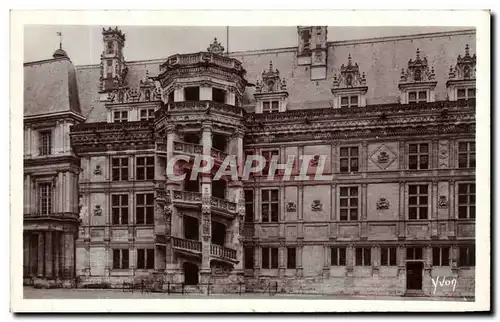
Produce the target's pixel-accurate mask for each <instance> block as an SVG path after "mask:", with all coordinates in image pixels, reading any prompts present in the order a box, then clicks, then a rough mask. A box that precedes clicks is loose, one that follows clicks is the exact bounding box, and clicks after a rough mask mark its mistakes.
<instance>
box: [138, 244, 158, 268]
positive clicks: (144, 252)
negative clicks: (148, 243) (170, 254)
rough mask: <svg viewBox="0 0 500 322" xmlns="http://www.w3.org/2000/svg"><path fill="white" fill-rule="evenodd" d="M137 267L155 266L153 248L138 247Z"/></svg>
mask: <svg viewBox="0 0 500 322" xmlns="http://www.w3.org/2000/svg"><path fill="white" fill-rule="evenodd" d="M137 268H138V269H154V268H155V250H154V249H138V250H137Z"/></svg>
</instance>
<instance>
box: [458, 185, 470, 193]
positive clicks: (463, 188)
mask: <svg viewBox="0 0 500 322" xmlns="http://www.w3.org/2000/svg"><path fill="white" fill-rule="evenodd" d="M467 187H468V184H465V183H464V184H459V185H458V193H460V194H465V193H467Z"/></svg>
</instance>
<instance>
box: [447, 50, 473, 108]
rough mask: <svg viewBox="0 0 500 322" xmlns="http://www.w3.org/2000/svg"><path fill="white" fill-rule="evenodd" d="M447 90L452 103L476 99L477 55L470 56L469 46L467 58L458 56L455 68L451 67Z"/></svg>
mask: <svg viewBox="0 0 500 322" xmlns="http://www.w3.org/2000/svg"><path fill="white" fill-rule="evenodd" d="M446 88H447V89H448V99H449V100H450V101H458V100H467V99H475V98H476V54H474V55H472V56H471V55H470V53H469V45H466V46H465V56H464V57H462V56H461V55H458V57H457V64H456V65H455V67H453V66H450V71H449V73H448V81H447V82H446Z"/></svg>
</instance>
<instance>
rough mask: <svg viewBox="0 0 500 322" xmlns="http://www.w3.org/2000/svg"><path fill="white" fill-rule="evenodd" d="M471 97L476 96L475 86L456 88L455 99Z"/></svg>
mask: <svg viewBox="0 0 500 322" xmlns="http://www.w3.org/2000/svg"><path fill="white" fill-rule="evenodd" d="M471 98H476V89H475V88H459V89H457V100H458V101H462V100H468V99H471Z"/></svg>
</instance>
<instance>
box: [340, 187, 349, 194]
mask: <svg viewBox="0 0 500 322" xmlns="http://www.w3.org/2000/svg"><path fill="white" fill-rule="evenodd" d="M348 189H349V188H347V187H342V188H340V195H341V196H347V195H348V194H349V190H348Z"/></svg>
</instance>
